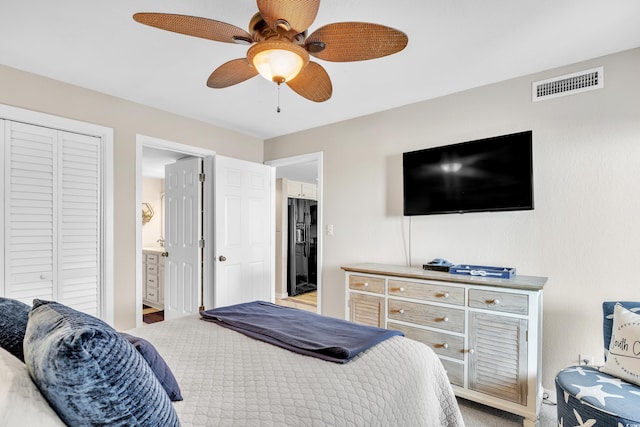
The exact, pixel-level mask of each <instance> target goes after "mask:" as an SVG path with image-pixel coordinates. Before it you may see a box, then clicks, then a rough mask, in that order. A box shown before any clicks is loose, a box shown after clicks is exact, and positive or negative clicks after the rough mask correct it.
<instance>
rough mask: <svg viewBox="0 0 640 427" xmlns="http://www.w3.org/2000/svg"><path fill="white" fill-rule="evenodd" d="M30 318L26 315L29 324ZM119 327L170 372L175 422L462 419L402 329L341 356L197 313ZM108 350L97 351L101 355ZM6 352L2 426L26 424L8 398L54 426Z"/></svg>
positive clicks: (430, 359) (428, 358)
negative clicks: (292, 346)
mask: <svg viewBox="0 0 640 427" xmlns="http://www.w3.org/2000/svg"><path fill="white" fill-rule="evenodd" d="M34 310H35V309H34ZM66 313H67V312H64V313H63V315H64V316H67V314H66ZM0 314H1V313H0ZM58 315H59V313H58ZM34 317H35V315H34V314H31V317H30V322H34V319H33V318H34ZM56 319H58V318H56ZM50 320H51V319H48V320H47V322H49V321H50ZM56 321H57V322H59V321H58V320H56ZM47 322H44V323H47ZM27 329H28V330H27V332H26V334H27V336H26V337H25V344H24V349H25V358H26V359H27V365H29V363H30V362H29V360H30V358H33V359H35V358H37V356H36V355H30V352H31V350H30V346H32V345H34V344H33V343H32V341H33V338H30V336H33V335H35V333H34V332H33V331H32V329H33V328H32V327H31V326H29V328H27ZM127 333H128V334H130V335H131V336H134V337H139V338H142V339H143V340H145V341H147V342H149V343H151V344H152V346H153V347H154V348H155V349H156V350H157V352H158V353H159V354H160V355H161V356H162V359H163V360H164V361H165V362H166V364H167V366H168V367H169V368H170V370H171V372H172V373H173V375H174V376H175V379H176V381H177V383H178V385H179V388H180V392H181V396H182V400H181V401H174V402H171V403H170V407H169V410H170V411H175V414H176V415H177V418H178V419H179V424H180V425H182V426H323V425H326V426H391V425H402V426H434V427H435V426H451V427H454V426H463V425H464V424H463V421H462V417H461V415H460V411H459V409H458V406H457V403H456V400H455V397H454V395H453V392H452V389H451V386H450V385H449V382H448V380H447V377H446V373H445V371H444V369H443V367H442V365H441V363H440V362H439V360H438V358H437V357H436V355H435V354H434V353H433V351H432V350H431V349H429V348H428V347H427V346H425V345H424V344H422V343H418V342H416V341H412V340H410V339H407V338H405V337H401V336H395V337H392V338H389V339H386V340H384V341H382V342H380V343H379V344H377V345H375V346H373V347H371V348H369V349H368V350H366V351H365V352H363V353H361V354H359V355H358V356H356V357H355V358H353V360H351V361H349V362H348V363H344V364H341V363H333V362H328V361H325V360H321V359H318V358H314V357H309V356H304V355H300V354H296V353H294V352H292V351H289V350H286V349H283V348H280V347H277V346H274V345H271V344H268V343H264V342H261V341H258V340H256V339H254V338H250V337H247V336H245V335H243V334H241V333H239V332H236V331H233V330H231V329H228V328H225V327H222V326H219V325H217V324H215V323H211V322H206V321H203V320H201V317H200V316H199V315H192V316H187V317H184V318H180V319H175V320H169V321H165V322H161V323H155V324H152V325H147V326H143V327H141V328H136V329H133V330H130V331H127ZM101 347H102V346H101ZM2 351H3V352H5V353H6V351H5V350H2ZM126 351H129V349H128V348H126ZM39 353H40V351H38V354H39ZM111 353H113V351H111ZM111 353H105V354H106V355H107V356H108V357H110V355H111ZM134 353H135V350H134ZM7 354H9V353H7ZM7 354H2V353H0V356H2V357H0V375H2V382H3V385H2V389H0V401H3V400H4V399H5V398H6V397H7V396H9V395H11V393H12V392H17V388H21V391H20V393H23V394H25V396H27V397H26V398H25V399H23V401H22V402H21V401H20V400H19V399H17V398H15V396H14V397H13V398H12V399H10V402H11V405H7V404H4V403H0V419H3V420H10V421H12V422H15V424H3V425H28V421H29V420H28V419H26V417H27V416H26V415H21V414H25V413H26V411H25V408H24V407H23V408H21V409H19V408H18V405H23V406H24V405H30V404H31V403H34V402H35V404H36V408H35V409H32V408H29V409H28V411H31V412H33V411H35V412H33V413H37V414H38V418H37V419H38V425H63V424H62V423H61V421H60V419H59V418H57V416H56V414H55V412H54V411H53V410H51V409H50V408H48V407H47V401H46V400H45V399H44V398H43V397H42V396H41V395H39V393H38V389H37V388H36V387H35V386H34V385H33V383H31V384H30V383H29V381H28V378H29V373H28V372H29V371H30V370H32V369H27V368H26V367H25V365H24V364H22V365H20V364H21V362H20V361H19V360H18V359H17V358H15V357H12V356H9V357H7ZM107 356H105V357H107ZM9 359H14V360H9ZM7 362H10V363H7ZM31 363H35V362H31ZM8 365H11V366H8ZM143 368H144V369H143V371H141V372H142V374H136V375H135V376H137V377H142V376H144V375H149V372H148V371H147V367H143ZM9 370H11V373H10V374H7V372H8V371H9ZM36 370H37V369H36ZM31 376H32V377H33V376H34V375H33V373H32V375H31ZM36 376H37V374H36ZM25 378H26V379H27V380H25ZM36 382H37V381H36ZM138 382H139V381H137V380H136V381H133V382H132V383H131V384H129V385H127V386H126V387H128V388H131V387H135V386H137V383H138ZM16 384H18V385H17V386H16ZM29 386H30V387H29ZM27 389H28V390H27ZM41 389H42V387H41ZM25 390H27V392H26V393H25ZM133 394H134V395H141V394H144V395H145V396H149V398H152V395H153V393H150V392H145V393H140V392H134V393H133ZM164 398H166V396H164V397H163V399H164ZM29 401H32V402H29ZM163 402H164V401H163ZM154 406H162V405H158V404H154ZM43 414H44V415H46V417H45V416H44V415H43ZM25 421H26V422H25ZM128 423H129V422H125V423H122V424H121V425H128ZM110 424H111V425H116V424H117V423H110ZM140 424H141V425H143V424H144V423H140ZM159 424H160V425H161V424H163V423H159ZM174 425H176V424H174Z"/></svg>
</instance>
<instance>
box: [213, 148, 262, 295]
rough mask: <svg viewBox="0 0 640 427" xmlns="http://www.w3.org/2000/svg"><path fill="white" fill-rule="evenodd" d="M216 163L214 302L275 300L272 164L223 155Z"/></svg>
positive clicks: (216, 159) (218, 157)
mask: <svg viewBox="0 0 640 427" xmlns="http://www.w3.org/2000/svg"><path fill="white" fill-rule="evenodd" d="M214 167H215V186H214V187H215V189H214V191H215V208H214V209H215V220H214V221H215V251H214V254H215V262H216V264H215V266H216V267H215V270H216V271H215V283H214V305H215V306H216V307H221V306H226V305H231V304H239V303H242V302H249V301H254V300H263V301H272V300H273V274H272V271H273V266H272V264H273V260H272V250H273V249H272V234H273V232H272V230H273V226H272V224H273V220H272V214H271V211H272V209H271V198H272V189H273V177H272V169H271V167H269V166H265V165H262V164H259V163H253V162H248V161H244V160H238V159H232V158H228V157H223V156H215V166H214Z"/></svg>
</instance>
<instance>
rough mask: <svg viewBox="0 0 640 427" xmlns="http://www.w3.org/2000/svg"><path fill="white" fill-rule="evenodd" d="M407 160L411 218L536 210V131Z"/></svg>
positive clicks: (406, 204) (405, 180) (407, 203)
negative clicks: (534, 170) (415, 216)
mask: <svg viewBox="0 0 640 427" xmlns="http://www.w3.org/2000/svg"><path fill="white" fill-rule="evenodd" d="M402 157H403V158H402V169H403V184H404V214H405V215H407V216H410V215H433V214H447V213H465V212H487V211H514V210H530V209H533V155H532V132H531V131H526V132H519V133H514V134H510V135H502V136H497V137H493V138H486V139H479V140H475V141H468V142H462V143H459V144H453V145H447V146H443V147H435V148H427V149H424V150H419V151H411V152H407V153H403V156H402Z"/></svg>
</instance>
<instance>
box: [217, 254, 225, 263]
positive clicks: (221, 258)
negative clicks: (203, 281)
mask: <svg viewBox="0 0 640 427" xmlns="http://www.w3.org/2000/svg"><path fill="white" fill-rule="evenodd" d="M218 260H220V261H222V262H224V261H226V260H227V257H226V256H224V255H220V256H219V257H218Z"/></svg>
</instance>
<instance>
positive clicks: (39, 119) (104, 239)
mask: <svg viewBox="0 0 640 427" xmlns="http://www.w3.org/2000/svg"><path fill="white" fill-rule="evenodd" d="M0 119H6V120H11V121H16V122H23V123H28V124H32V125H36V126H44V127H49V128H54V129H58V130H62V131H68V132H72V133H80V134H85V135H90V136H95V137H98V138H101V140H102V152H101V156H102V157H101V167H102V171H101V175H102V176H101V185H102V188H101V191H102V194H101V197H102V209H101V212H100V215H101V216H102V218H101V222H102V230H101V236H100V238H101V247H100V251H101V259H100V263H101V266H100V267H101V278H100V283H101V284H102V286H101V288H102V289H101V290H100V291H101V294H100V317H101V319H102V320H104V321H105V322H106V323H108V324H109V325H114V322H115V318H114V316H115V314H114V313H115V302H114V292H115V291H114V271H115V270H114V261H113V257H114V252H113V251H114V249H113V245H114V222H113V216H114V212H113V197H114V193H113V188H114V187H113V177H114V172H113V168H114V161H113V128H109V127H106V126H101V125H96V124H93V123H88V122H83V121H80V120H74V119H68V118H65V117H59V116H56V115H53V114H48V113H40V112H37V111H32V110H27V109H24V108H18V107H13V106H10V105H5V104H0ZM0 153H1V154H0V165H2V167H1V170H2V171H3V172H2V173H1V174H0V175H2V176H1V177H0V189H1V190H0V196H2V197H3V200H4V147H0ZM0 222H1V223H2V224H4V208H2V209H0ZM0 241H2V242H3V243H2V244H1V245H0V259H1V260H2V262H0V277H3V278H4V227H2V230H0ZM2 294H3V295H4V289H3V293H2Z"/></svg>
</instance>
